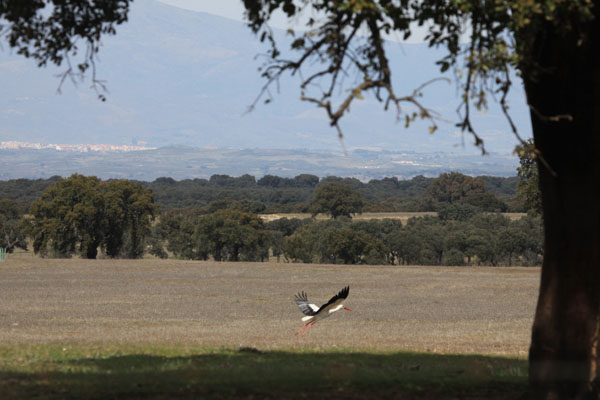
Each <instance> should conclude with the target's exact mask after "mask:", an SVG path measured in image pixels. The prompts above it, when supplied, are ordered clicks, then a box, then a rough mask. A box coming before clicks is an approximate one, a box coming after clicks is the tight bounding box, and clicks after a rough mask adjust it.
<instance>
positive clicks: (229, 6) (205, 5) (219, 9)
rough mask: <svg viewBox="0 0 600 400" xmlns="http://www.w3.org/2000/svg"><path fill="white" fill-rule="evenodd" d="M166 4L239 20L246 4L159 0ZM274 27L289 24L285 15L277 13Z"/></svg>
mask: <svg viewBox="0 0 600 400" xmlns="http://www.w3.org/2000/svg"><path fill="white" fill-rule="evenodd" d="M159 1H161V2H163V3H165V4H169V5H172V6H176V7H180V8H185V9H188V10H194V11H201V12H207V13H210V14H215V15H219V16H221V17H226V18H231V19H235V20H238V21H241V20H243V18H244V6H243V4H242V0H159ZM271 25H272V26H273V27H277V28H284V27H287V26H288V22H287V19H286V18H285V16H284V15H282V14H280V15H275V18H274V20H273V21H272V22H271Z"/></svg>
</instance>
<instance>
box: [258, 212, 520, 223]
mask: <svg viewBox="0 0 600 400" xmlns="http://www.w3.org/2000/svg"><path fill="white" fill-rule="evenodd" d="M426 215H429V216H433V217H435V216H437V212H430V211H427V212H365V213H362V214H355V215H353V216H352V219H353V220H354V221H361V220H370V219H399V220H400V221H402V223H403V224H404V223H406V221H408V220H409V219H410V218H413V217H424V216H426ZM502 215H504V216H505V217H507V218H510V219H511V220H513V221H514V220H517V219H520V218H523V217H525V216H526V215H527V214H526V213H503V214H502ZM260 217H261V218H262V219H263V220H264V221H265V222H271V221H275V220H278V219H281V218H288V219H291V218H299V219H305V218H311V214H307V213H287V214H261V215H260ZM315 218H316V219H318V220H327V219H330V218H331V217H330V216H329V215H327V214H318V215H317V216H316V217H315Z"/></svg>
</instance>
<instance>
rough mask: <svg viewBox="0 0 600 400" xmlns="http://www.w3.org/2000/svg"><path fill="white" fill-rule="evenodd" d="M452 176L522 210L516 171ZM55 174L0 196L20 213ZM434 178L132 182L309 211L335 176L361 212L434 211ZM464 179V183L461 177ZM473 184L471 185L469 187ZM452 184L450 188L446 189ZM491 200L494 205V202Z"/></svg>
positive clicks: (188, 198) (180, 204)
mask: <svg viewBox="0 0 600 400" xmlns="http://www.w3.org/2000/svg"><path fill="white" fill-rule="evenodd" d="M444 175H449V176H451V177H452V180H456V181H458V180H459V179H458V178H457V177H459V176H462V177H466V178H464V179H467V180H471V181H472V180H475V182H477V183H476V186H478V187H479V190H484V191H485V192H486V193H487V195H485V197H484V198H479V199H478V198H477V196H474V197H472V198H471V199H470V201H472V202H478V201H479V202H480V203H481V202H485V201H488V202H489V204H488V205H486V207H487V208H488V209H489V210H490V211H492V209H497V210H504V209H506V210H508V211H513V212H521V211H524V210H525V208H524V200H523V199H521V198H517V197H516V193H517V181H518V180H519V178H518V177H517V176H514V177H510V178H503V177H491V176H481V177H477V178H472V177H467V176H466V175H462V174H457V173H450V174H444ZM60 179H62V178H60V177H58V176H55V177H52V178H49V179H12V180H8V181H0V193H2V195H1V196H0V197H1V198H6V199H11V200H14V201H16V202H17V206H18V208H19V211H20V213H25V212H26V211H27V210H28V209H29V207H30V205H31V203H33V201H34V200H36V199H37V198H39V197H40V196H41V195H42V193H43V192H44V190H46V189H47V188H49V187H50V186H52V185H54V184H55V183H56V182H58V181H59V180H60ZM436 179H438V178H426V177H423V176H416V177H414V178H412V179H407V180H399V179H398V178H396V177H391V178H383V179H374V180H371V181H369V182H366V183H364V182H361V181H359V180H358V179H354V178H340V177H334V176H329V177H324V178H321V179H319V178H318V177H317V176H315V175H309V174H302V175H298V176H296V177H294V178H282V177H278V176H273V175H265V176H263V177H262V178H260V179H258V180H257V179H255V178H254V177H253V176H251V175H242V176H240V177H231V176H228V175H213V176H212V177H211V178H210V179H185V180H181V181H176V180H174V179H172V178H158V179H156V180H154V181H152V182H138V183H140V184H141V185H142V186H143V187H144V188H145V189H151V190H152V192H153V193H154V198H155V202H156V204H157V205H159V206H160V208H161V210H163V211H166V210H170V209H175V208H192V207H207V206H209V205H211V204H214V203H216V202H221V201H224V200H226V201H229V202H252V203H253V208H252V210H251V211H252V212H256V213H285V212H307V213H311V212H313V210H312V209H311V208H310V202H311V199H312V198H313V197H314V195H315V191H316V190H317V189H318V188H319V187H320V186H322V185H324V184H327V183H330V182H337V183H343V184H346V185H348V186H350V187H351V188H352V190H353V191H355V192H358V193H360V195H361V196H362V200H363V211H364V212H401V211H435V210H434V208H435V203H436V202H435V201H433V202H432V201H431V200H432V199H431V196H430V195H429V194H428V195H426V192H427V191H428V188H429V187H430V186H431V184H432V183H433V182H434V181H435V180H436ZM465 185H466V183H465ZM475 189H476V188H471V191H474V190H475ZM450 190H452V189H450ZM494 203H495V205H494Z"/></svg>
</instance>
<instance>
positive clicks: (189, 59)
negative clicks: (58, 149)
mask: <svg viewBox="0 0 600 400" xmlns="http://www.w3.org/2000/svg"><path fill="white" fill-rule="evenodd" d="M281 35H282V36H283V33H282V34H281ZM284 40H285V39H284ZM387 46H388V50H389V56H390V59H391V65H392V68H393V71H394V76H395V79H396V80H397V84H398V92H402V91H405V92H410V91H412V89H414V88H415V87H416V86H418V85H420V84H421V83H423V82H425V81H427V80H429V79H431V78H433V77H437V76H440V74H439V72H437V69H436V67H435V65H434V62H435V60H437V59H439V58H441V56H442V55H443V53H441V52H440V51H436V50H431V49H429V48H427V46H426V45H424V44H422V45H419V44H406V45H400V44H398V43H388V45H387ZM265 50H266V47H265V45H263V44H261V43H259V42H258V40H257V38H256V37H255V36H254V35H253V34H252V33H251V32H250V30H249V29H248V28H247V27H246V26H245V25H244V24H243V23H240V22H237V21H233V20H228V19H225V18H221V17H217V16H214V15H210V14H205V13H197V12H193V11H187V10H183V9H179V8H174V7H171V6H168V5H165V4H163V3H160V2H157V1H154V0H143V1H136V2H134V3H133V9H132V13H131V16H130V21H129V22H128V23H126V24H125V25H123V26H120V27H119V28H118V31H117V35H116V36H115V37H110V38H106V39H105V40H104V47H103V48H102V50H101V52H100V56H99V57H100V60H99V63H98V65H97V67H98V76H99V78H101V79H104V80H105V81H106V83H107V85H108V89H109V93H108V95H107V101H106V102H105V103H102V102H100V101H98V100H97V98H96V94H95V93H94V92H93V91H92V90H90V89H89V88H88V87H87V86H88V84H87V83H84V84H80V85H79V87H74V86H73V85H72V84H71V83H70V82H68V81H67V82H65V84H64V86H63V93H62V94H61V95H57V94H56V89H57V87H58V84H59V81H58V79H57V78H55V77H54V74H56V73H57V72H58V71H59V70H57V69H54V68H50V67H48V68H46V69H38V68H37V67H36V66H35V63H34V62H33V61H32V60H27V59H24V58H22V57H20V56H17V55H11V54H10V50H9V48H8V46H7V45H6V44H4V45H2V47H0V85H1V87H2V95H1V96H0V141H28V142H39V143H66V144H76V143H91V144H112V145H131V144H134V145H136V144H139V145H143V146H148V147H164V146H193V147H198V148H205V147H214V148H219V149H227V148H235V149H258V148H260V149H267V150H264V152H266V153H269V151H271V152H275V153H277V152H278V151H282V150H275V149H287V150H291V149H305V150H302V151H301V152H300V154H301V156H299V158H300V160H298V161H297V163H296V164H295V165H298V166H299V165H302V164H301V162H306V163H308V164H310V161H306V160H304V159H303V157H304V156H306V154H311V155H310V156H309V159H312V157H313V156H314V154H325V153H320V152H315V151H317V150H318V151H322V150H325V151H327V152H329V153H336V154H338V156H339V159H340V160H342V159H344V157H343V156H342V155H341V154H342V153H343V150H342V149H343V147H342V146H344V147H345V148H346V149H348V151H349V152H350V154H351V155H352V157H351V158H346V159H344V160H346V161H344V162H341V161H340V162H341V163H342V164H344V165H347V164H348V160H350V159H352V160H355V159H356V154H357V153H355V152H353V150H356V149H367V150H372V151H376V153H373V154H371V153H369V154H371V155H372V156H373V157H374V159H373V160H372V161H373V162H374V163H375V161H376V160H381V159H386V160H387V157H388V156H387V155H386V154H387V153H385V152H381V151H382V150H387V151H392V152H401V153H402V152H416V153H421V154H429V155H432V154H434V153H436V152H443V153H445V154H446V155H445V156H441V157H442V158H444V157H445V159H447V160H458V156H459V155H461V154H469V155H477V154H479V150H478V149H475V148H474V147H473V146H472V144H471V143H472V139H471V138H470V137H469V136H468V135H465V137H464V138H463V137H462V136H461V134H460V133H458V131H457V129H456V128H455V127H454V126H453V125H452V124H451V123H448V124H442V126H441V127H440V128H441V129H440V130H439V131H438V132H436V133H435V134H434V135H430V134H428V133H427V127H428V125H427V124H425V123H415V124H414V125H412V126H411V127H409V128H408V129H405V128H404V126H403V124H401V123H400V124H398V123H396V121H395V115H394V114H393V112H384V111H383V106H382V104H380V103H378V102H376V101H375V100H374V99H372V98H371V99H370V98H366V99H365V100H364V101H362V102H361V103H360V104H357V105H355V106H353V108H352V113H351V114H350V115H349V116H347V117H345V119H344V120H343V121H342V123H341V124H342V128H343V129H344V132H345V139H344V142H343V145H342V144H340V142H339V141H338V139H337V135H336V132H335V131H334V130H333V129H332V128H331V127H329V124H328V121H327V119H326V117H325V115H324V113H323V112H322V111H321V110H318V109H315V108H314V107H313V105H311V104H306V103H302V102H301V101H300V100H299V88H298V79H297V78H287V79H284V80H282V82H281V86H280V88H279V93H274V97H275V100H274V101H273V102H272V103H271V104H270V105H262V104H261V105H259V106H258V107H257V108H256V109H255V110H254V111H253V112H251V113H245V112H246V110H247V107H248V105H250V104H251V103H252V102H253V100H254V99H255V97H256V95H257V94H258V93H259V90H260V88H261V87H262V85H263V83H264V82H263V80H262V79H261V78H260V74H259V72H258V71H257V68H258V67H259V65H260V64H261V61H260V58H259V59H257V58H256V55H257V54H260V53H262V52H264V51H265ZM423 101H424V102H425V103H426V104H427V105H428V106H430V107H432V108H434V109H436V110H437V111H439V112H440V113H441V114H442V116H443V117H444V118H446V119H448V120H453V121H454V120H456V107H457V105H458V100H457V89H456V87H455V85H454V84H446V83H442V82H438V83H436V84H433V85H431V86H430V87H428V88H427V89H426V90H425V91H424V98H423ZM510 101H511V105H512V113H513V118H514V120H515V121H516V123H517V126H518V127H519V129H520V130H521V131H522V133H523V135H524V136H526V137H527V136H528V135H530V133H529V132H530V128H529V122H528V121H529V116H528V113H527V109H526V107H525V106H524V100H523V94H522V91H520V90H519V89H518V88H516V90H515V91H514V94H513V95H512V97H511V99H510ZM475 126H476V127H477V128H478V130H479V132H480V133H481V136H482V137H483V138H484V139H485V141H486V146H487V148H488V150H489V151H491V152H492V153H495V154H496V155H500V158H505V157H509V154H510V152H511V151H512V149H513V147H514V145H515V143H516V141H515V140H514V138H513V137H512V135H511V134H510V133H509V127H508V124H507V123H506V121H505V120H504V118H503V117H502V116H501V114H500V112H499V111H498V109H497V108H492V109H491V110H490V111H489V112H488V113H487V115H481V116H478V117H476V118H475ZM463 142H464V143H465V144H464V146H463ZM268 149H271V150H268ZM236 151H240V150H219V152H220V154H230V155H232V154H233V155H235V156H236V157H237V156H238V155H237V154H236V153H235V152H236ZM262 151H263V150H244V151H240V154H242V155H244V157H246V156H247V157H259V154H260V153H261V152H262ZM178 152H179V153H178ZM304 152H308V153H304ZM142 153H145V154H147V155H148V157H149V158H148V159H147V161H144V163H145V164H144V165H149V166H150V169H155V170H156V169H160V170H161V174H164V175H169V168H171V167H168V168H167V166H162V165H158V164H151V162H157V161H158V159H160V160H163V158H162V154H166V153H168V154H173V153H177V154H178V155H177V156H173V157H179V158H180V159H181V160H183V159H186V160H188V161H189V165H190V166H189V168H188V167H184V166H183V165H184V164H185V163H183V161H182V164H181V165H180V166H179V167H177V168H179V169H177V172H174V171H175V170H173V175H175V176H188V175H190V174H189V173H187V172H186V171H187V170H188V169H189V172H191V171H195V172H197V173H202V174H204V173H205V172H206V171H205V170H203V169H202V168H208V169H210V168H212V167H207V166H206V165H219V164H218V163H216V164H211V163H208V164H206V165H204V164H198V165H195V164H193V163H192V160H193V159H194V157H196V156H190V154H191V153H192V152H191V151H190V150H189V149H186V150H183V149H181V148H179V147H167V148H166V149H159V150H152V151H149V152H148V153H146V152H142ZM142 153H139V154H142ZM208 153H210V152H209V151H208V150H207V151H200V152H199V153H197V154H208ZM23 154H29V153H28V152H25V153H23ZM46 154H48V155H50V154H53V153H51V152H47V153H46ZM281 154H283V153H281ZM290 154H293V151H291V152H288V154H287V155H286V156H291V155H290ZM451 154H454V155H451ZM122 156H123V157H130V155H122ZM338 156H336V157H338ZM13 157H20V156H17V155H15V154H13V153H10V154H8V155H7V153H5V152H4V151H3V152H2V159H1V162H2V164H4V165H6V162H7V160H8V159H11V160H14V158H13ZM36 157H37V156H36ZM52 157H55V160H54V161H52V160H51V158H52ZM136 157H137V156H136ZM187 157H191V158H189V159H188V158H187ZM277 157H279V156H277ZM314 157H317V156H314ZM477 157H479V156H477ZM41 158H42V159H43V160H44V161H43V163H45V165H46V166H47V167H48V168H49V166H50V165H54V166H55V167H56V168H57V169H54V170H50V169H48V171H46V173H50V174H54V173H60V174H69V173H70V172H76V171H75V170H67V169H65V168H62V167H61V168H58V167H57V166H56V165H57V163H61V162H63V163H67V164H68V163H71V162H72V163H73V165H76V164H77V163H79V161H75V159H74V160H73V161H67V160H66V159H63V158H62V155H57V154H53V155H52V156H48V157H46V156H44V157H41ZM157 158H158V159H157ZM317 158H318V157H317ZM83 159H84V158H81V160H83ZM336 159H337V158H336ZM358 159H362V158H360V157H358ZM61 160H62V161H61ZM87 160H88V161H85V162H84V161H81V166H80V168H82V169H81V170H78V172H82V171H83V170H86V171H88V170H91V171H92V172H93V171H94V170H93V169H92V166H97V164H94V162H92V161H90V159H89V157H88V158H87ZM110 160H112V161H110ZM265 160H266V159H257V160H256V163H255V164H256V166H251V167H250V166H247V167H248V168H251V170H248V171H261V172H271V171H273V172H275V171H276V170H277V168H278V167H277V165H279V164H277V163H275V164H273V165H268V164H266V163H265V162H266V161H265ZM478 160H479V162H478V164H482V165H483V164H485V163H487V162H488V161H490V160H491V158H485V157H484V158H479V159H478ZM113 161H114V162H117V161H115V160H114V158H113V156H112V155H111V156H110V157H108V156H106V158H105V159H104V161H103V162H104V163H105V164H108V163H110V162H113ZM124 161H127V160H124ZM188 161H186V162H188ZM98 162H99V161H98ZM165 162H166V161H165ZM234 162H235V160H231V163H234ZM249 162H250V161H249ZM261 162H262V163H263V164H261ZM291 162H292V161H291V160H289V162H288V163H291ZM386 162H387V161H386ZM511 162H512V164H511V165H512V166H511V168H513V167H514V166H515V164H516V160H515V159H514V157H512V161H511ZM86 163H89V164H86ZM308 164H307V168H309V166H308ZM65 165H66V164H65ZM77 165H79V164H77ZM124 165H125V164H123V166H124ZM185 165H187V164H185ZM203 165H204V166H203ZM232 165H233V164H232ZM252 165H254V164H252ZM286 165H287V164H286ZM310 165H313V164H310ZM314 165H317V164H314ZM314 165H313V166H314ZM361 165H362V164H360V163H358V164H356V165H354V166H352V168H353V169H350V170H348V173H350V171H354V170H357V169H360V168H361ZM386 165H387V164H386ZM407 165H408V164H397V166H403V168H407V169H403V170H401V171H400V172H398V171H399V170H397V169H386V171H388V170H389V171H390V172H394V171H395V172H394V174H395V175H407V174H409V172H407V171H412V172H410V173H413V172H415V171H416V172H418V171H421V170H418V169H417V170H415V169H410V168H409V167H408V166H407ZM243 166H246V164H240V166H239V167H236V168H237V170H238V171H240V172H242V171H244V168H245V167H243ZM449 166H450V164H449V165H448V166H444V168H446V167H449ZM36 168H37V169H36ZM53 168H54V167H53ZM78 168H79V167H78ZM98 168H100V167H98ZM102 168H104V167H102ZM114 168H115V170H114V173H115V174H118V175H119V176H121V174H125V175H127V176H137V174H138V173H139V174H142V175H144V174H146V175H144V176H145V179H147V178H148V175H147V174H148V173H150V172H147V171H146V172H141V171H140V170H136V169H135V168H134V167H132V168H134V169H133V170H131V171H125V172H123V171H121V170H119V172H117V166H116V165H115V167H114ZM144 168H145V167H144ZM173 168H175V167H173ZM228 168H229V167H228ZM231 168H234V167H233V166H232V167H231ZM282 168H288V169H289V170H293V171H299V170H300V169H299V168H296V167H290V166H285V167H282ZM311 168H312V167H311ZM385 168H387V167H385ZM398 168H399V167H398ZM411 168H412V167H411ZM423 168H425V167H423ZM486 168H487V167H486ZM499 168H500V167H499ZM502 168H504V167H502ZM502 168H500V169H498V170H497V171H495V174H496V175H501V174H505V173H507V171H508V170H507V169H505V168H504V169H502ZM309 169H310V168H309ZM210 170H211V171H212V169H210ZM425 170H426V169H424V170H422V171H425ZM513 170H514V168H513ZM36 171H37V172H36ZM40 171H41V170H40V169H39V163H38V166H37V167H35V168H33V166H32V169H27V168H26V169H23V170H22V173H23V176H33V175H36V174H39V173H41V172H40ZM53 171H54V172H53ZM98 171H100V172H97V173H96V174H98V175H103V176H104V175H105V174H107V173H108V171H109V169H101V170H98ZM214 171H215V172H219V173H221V172H222V173H227V171H230V172H229V173H232V171H234V169H226V170H223V171H217V170H214ZM325 171H329V170H324V171H322V172H323V173H319V174H318V175H323V174H324V173H325ZM332 171H334V170H332ZM302 172H309V173H310V172H311V171H308V170H303V171H302ZM1 173H2V174H3V178H6V177H7V176H14V174H16V173H18V172H16V171H14V170H12V169H11V168H9V172H7V169H5V166H3V167H2V171H1ZM352 174H354V173H352ZM203 176H204V175H203Z"/></svg>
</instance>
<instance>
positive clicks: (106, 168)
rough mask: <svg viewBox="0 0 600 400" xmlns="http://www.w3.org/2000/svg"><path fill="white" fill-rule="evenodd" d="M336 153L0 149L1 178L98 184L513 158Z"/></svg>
mask: <svg viewBox="0 0 600 400" xmlns="http://www.w3.org/2000/svg"><path fill="white" fill-rule="evenodd" d="M334 149H337V151H333V150H332V151H317V150H281V149H279V150H278V149H246V150H237V149H200V148H192V147H181V146H179V147H164V148H159V149H156V150H147V151H132V152H96V151H90V152H79V153H77V152H70V151H57V150H51V149H42V150H36V149H20V150H0V179H3V180H7V179H17V178H48V177H50V176H53V175H60V176H63V177H67V176H70V175H71V174H73V173H80V174H84V175H94V176H98V177H99V178H102V179H110V178H126V179H136V180H141V181H152V180H154V179H156V178H159V177H171V178H174V179H177V180H180V179H193V178H209V177H210V176H211V175H214V174H227V175H231V176H240V175H243V174H250V175H253V176H256V177H257V178H260V177H262V176H264V175H268V174H270V175H277V176H282V177H293V176H296V175H300V174H313V175H316V176H318V177H325V176H330V175H332V176H343V177H354V178H357V179H359V180H361V181H368V180H371V179H381V178H384V177H398V178H400V179H408V178H412V177H414V176H417V175H423V176H428V177H435V176H438V175H439V174H441V173H444V172H450V171H457V172H461V173H463V174H466V175H472V176H478V175H490V176H514V175H515V174H516V168H517V165H518V161H517V158H516V157H515V156H512V155H493V154H491V155H487V156H481V155H480V154H476V155H463V154H458V153H416V152H408V151H407V152H397V151H366V150H355V151H351V152H348V153H347V154H344V152H343V151H342V150H341V149H340V148H339V147H334Z"/></svg>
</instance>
